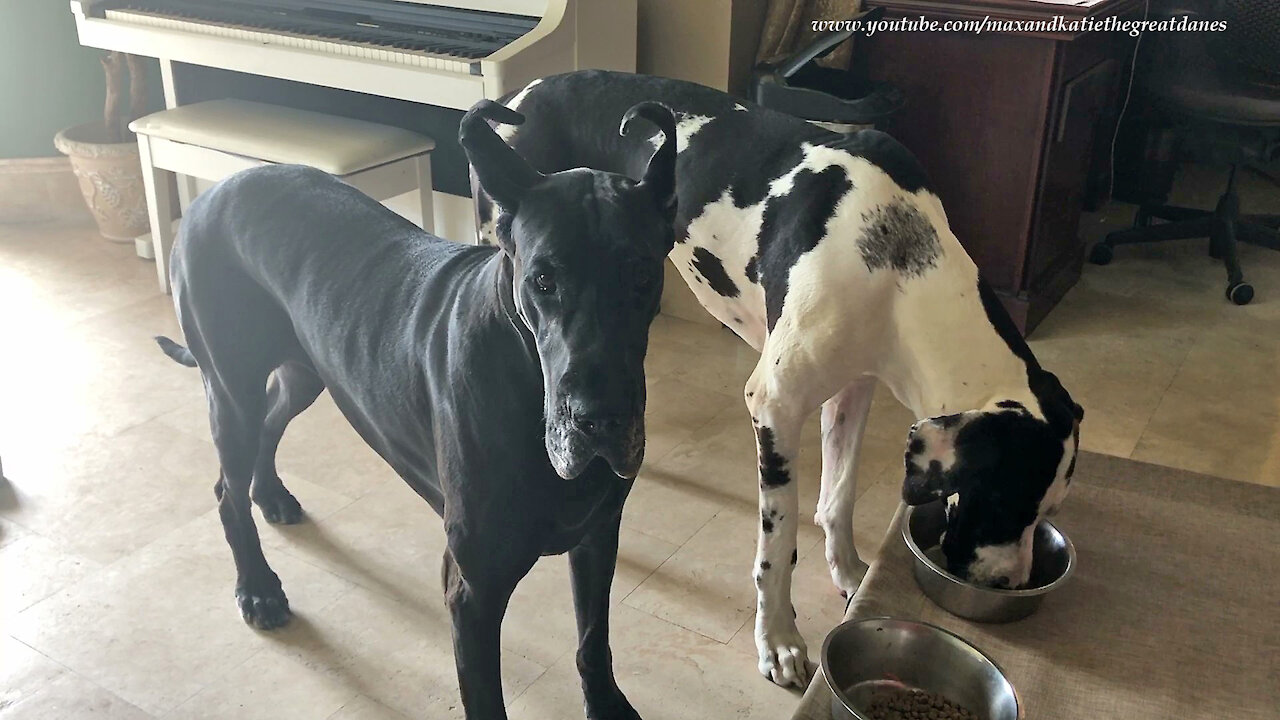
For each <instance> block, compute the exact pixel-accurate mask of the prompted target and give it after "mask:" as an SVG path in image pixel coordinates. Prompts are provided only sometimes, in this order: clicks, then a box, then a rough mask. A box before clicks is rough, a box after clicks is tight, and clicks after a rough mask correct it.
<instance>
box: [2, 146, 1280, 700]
mask: <svg viewBox="0 0 1280 720" xmlns="http://www.w3.org/2000/svg"><path fill="white" fill-rule="evenodd" d="M1220 177H1221V176H1220V174H1216V171H1209V170H1206V171H1193V172H1192V173H1190V174H1189V179H1190V181H1191V182H1184V183H1182V184H1181V185H1180V187H1186V188H1192V189H1200V190H1199V192H1200V194H1199V195H1196V194H1195V192H1193V191H1191V190H1185V191H1183V193H1182V194H1183V195H1186V196H1190V197H1191V199H1192V200H1198V201H1200V202H1202V203H1203V202H1206V198H1208V200H1207V202H1211V201H1212V197H1213V194H1214V193H1215V192H1216V189H1217V187H1219V186H1218V185H1217V182H1218V180H1219V179H1220ZM1247 190H1248V192H1247V194H1246V203H1250V204H1252V205H1254V206H1255V207H1256V206H1258V205H1259V204H1268V203H1269V204H1270V205H1271V207H1272V208H1274V209H1277V210H1280V207H1277V206H1280V198H1278V197H1277V193H1276V192H1275V190H1274V188H1268V187H1267V186H1264V185H1261V184H1259V183H1254V184H1251V185H1250V187H1249V188H1247ZM1183 199H1186V198H1183ZM1273 211H1274V210H1273ZM1127 213H1128V210H1126V209H1124V208H1112V209H1109V210H1108V211H1107V212H1105V213H1102V214H1100V215H1094V216H1089V217H1088V218H1086V226H1085V232H1086V233H1087V234H1090V235H1097V234H1099V233H1101V232H1102V231H1103V230H1104V229H1105V228H1106V227H1109V226H1114V225H1116V224H1118V223H1123V222H1124V221H1125V220H1126V219H1127ZM1243 255H1244V261H1245V263H1246V265H1247V266H1248V270H1249V275H1250V277H1251V279H1252V280H1253V281H1254V283H1255V285H1256V286H1257V288H1258V299H1257V300H1256V301H1255V302H1254V304H1253V305H1250V306H1248V307H1244V308H1237V307H1232V306H1229V305H1227V304H1226V303H1225V301H1224V300H1223V299H1222V297H1221V292H1222V284H1223V275H1222V272H1221V270H1220V268H1219V267H1218V266H1216V265H1214V264H1213V263H1211V262H1209V261H1208V260H1207V258H1205V257H1204V254H1203V251H1202V247H1201V246H1200V245H1198V244H1197V245H1195V246H1192V245H1189V244H1188V245H1184V246H1175V247H1162V248H1126V249H1123V250H1121V251H1119V252H1118V253H1117V259H1116V261H1115V262H1114V263H1113V264H1112V265H1111V266H1109V267H1106V268H1095V267H1087V268H1086V271H1085V275H1084V278H1083V279H1082V280H1081V282H1080V284H1079V285H1078V286H1077V287H1076V288H1075V289H1074V290H1072V292H1071V293H1070V295H1068V297H1067V298H1066V300H1065V301H1064V302H1063V304H1062V305H1061V306H1060V307H1059V308H1058V309H1057V310H1056V311H1055V312H1054V314H1053V315H1052V316H1051V317H1050V318H1049V319H1048V321H1047V322H1046V323H1045V324H1044V325H1043V326H1042V327H1041V328H1040V329H1039V330H1038V332H1037V333H1036V335H1035V337H1034V340H1033V343H1032V345H1033V346H1034V348H1035V350H1036V351H1037V352H1038V353H1039V355H1040V357H1041V359H1042V361H1043V362H1044V364H1045V365H1046V366H1048V367H1049V368H1051V369H1053V370H1054V371H1056V372H1057V373H1059V374H1060V375H1061V377H1062V379H1063V381H1064V382H1065V383H1066V385H1067V387H1068V388H1069V389H1070V390H1071V391H1072V392H1073V393H1074V394H1075V395H1076V397H1077V399H1078V400H1079V401H1080V402H1081V403H1083V404H1084V405H1085V407H1086V408H1087V409H1088V418H1087V420H1086V422H1085V425H1084V431H1083V432H1084V434H1083V445H1084V447H1085V448H1087V449H1091V450H1095V451H1098V452H1105V453H1112V454H1116V455H1121V456H1126V457H1133V458H1137V459H1141V460H1146V461H1149V462H1155V463H1162V464H1166V465H1170V466H1176V467H1182V468H1188V469H1192V470H1197V471H1201V472H1207V473H1212V474H1215V475H1220V476H1225V477H1230V478H1236V479H1240V480H1244V481H1249V482H1260V483H1266V484H1271V485H1276V484H1280V372H1278V370H1280V254H1278V253H1268V252H1265V251H1261V250H1255V249H1252V248H1246V249H1245V250H1244V252H1243ZM175 332H176V327H175V323H174V321H173V319H172V313H171V310H170V307H169V305H168V301H167V299H165V298H162V297H160V296H158V295H157V294H156V291H155V284H154V275H153V268H152V265H150V264H149V263H144V262H140V261H138V260H137V259H136V258H134V257H133V255H132V248H130V247H127V246H118V245H110V244H107V243H105V242H103V241H102V240H101V239H99V238H97V237H95V236H94V233H93V232H92V231H91V230H90V229H88V228H85V227H82V226H49V225H44V226H8V227H4V226H0V456H3V459H4V470H5V474H6V475H7V476H8V478H10V479H9V481H8V482H7V483H0V718H3V719H4V720H10V719H12V718H40V719H45V718H80V717H95V718H97V717H100V718H107V719H115V718H122V719H132V718H259V717H261V718H268V717H269V718H302V719H307V718H316V719H322V718H332V719H334V720H338V719H341V720H356V719H361V720H373V719H384V720H385V719H387V718H402V717H427V718H433V719H434V718H450V717H460V716H461V712H460V707H459V704H458V700H457V692H456V684H455V679H454V675H453V673H454V670H453V661H452V657H451V650H450V641H449V627H448V624H447V619H446V614H445V610H444V605H443V602H442V600H441V595H440V587H439V581H438V571H437V570H438V563H439V556H440V551H441V548H442V543H443V536H442V532H441V529H440V524H439V522H438V520H437V519H436V518H435V517H434V515H433V514H432V513H431V511H430V510H429V509H428V508H427V507H426V505H425V504H423V503H421V502H419V501H418V500H417V498H416V496H415V495H413V493H412V492H410V491H409V490H407V489H406V488H405V487H404V486H403V485H401V484H400V483H399V481H398V480H397V479H396V478H395V477H394V476H393V475H392V473H391V472H390V471H389V470H388V469H387V468H386V467H385V466H383V465H382V464H381V462H380V461H379V460H378V459H377V458H376V456H374V455H373V453H372V452H371V451H369V450H368V449H367V448H365V447H364V446H363V445H362V444H361V443H360V442H359V441H358V439H357V438H356V436H355V435H354V433H353V432H352V431H351V430H350V429H348V428H347V426H346V424H345V423H344V421H343V420H342V419H341V417H340V416H339V415H338V413H337V411H336V410H335V409H334V408H333V406H332V405H331V404H330V403H328V402H327V401H322V402H321V403H319V404H318V405H317V407H316V408H314V409H313V410H312V411H310V412H308V413H307V414H306V415H304V416H303V417H302V418H300V419H299V420H298V421H297V422H296V423H295V425H294V426H293V427H292V428H291V431H290V434H289V435H288V436H287V437H286V439H285V443H284V446H283V448H282V451H281V463H280V464H281V468H282V472H283V475H284V478H285V481H286V483H287V484H288V485H289V487H290V488H292V489H293V491H294V492H295V493H296V494H297V495H298V497H299V498H300V499H301V501H302V503H303V505H304V506H305V507H306V508H307V510H308V513H309V516H310V521H309V522H307V523H305V524H302V525H298V526H294V527H272V526H267V525H266V524H265V523H261V522H260V523H259V527H260V529H261V531H262V534H263V537H264V542H265V544H266V545H267V553H268V556H269V558H270V560H271V562H272V563H273V565H274V567H275V569H276V570H277V571H278V572H279V574H280V576H281V577H282V579H283V580H284V583H285V587H286V588H287V590H288V592H289V597H290V600H291V603H292V605H293V608H294V609H295V611H296V613H297V616H296V618H295V620H294V622H293V623H292V625H290V626H289V627H288V628H287V629H285V630H283V631H279V632H275V633H259V632H255V631H253V630H250V629H249V628H248V627H246V626H245V625H244V624H243V623H242V622H241V621H240V619H239V617H238V614H237V613H236V611H235V609H234V606H233V604H232V599H231V588H232V582H233V573H232V565H231V559H230V554H229V552H228V551H227V549H226V546H225V544H224V542H223V539H222V537H221V532H220V528H219V526H218V520H217V515H216V513H215V512H214V502H213V493H212V492H211V489H212V483H213V480H214V477H215V475H216V467H215V464H214V454H213V448H212V446H211V445H210V442H209V439H208V433H207V427H206V425H205V422H206V421H205V418H204V416H203V399H202V397H201V389H200V382H199V379H198V376H197V375H196V374H195V373H194V372H192V371H188V370H184V369H183V368H181V367H178V366H176V365H174V364H173V363H171V362H169V361H168V360H167V359H166V358H164V357H163V356H162V355H161V354H160V353H159V352H158V351H157V350H156V349H155V347H154V345H153V344H152V343H151V341H150V336H151V335H153V334H156V333H169V334H173V333H175ZM754 361H755V358H754V354H753V353H752V351H751V350H750V349H748V348H747V347H746V346H745V345H743V344H742V343H740V342H739V341H737V340H736V339H735V338H734V337H733V336H731V335H729V334H728V333H727V332H725V331H721V330H718V329H714V328H707V327H704V326H700V325H696V324H691V323H687V322H683V321H679V320H673V319H670V318H666V317H662V318H660V319H659V320H658V322H657V323H656V325H655V327H654V330H653V340H652V358H651V362H650V365H649V381H650V385H651V394H650V420H651V425H650V428H651V429H650V437H649V452H648V462H647V464H646V467H645V470H644V472H643V473H642V476H641V479H640V481H639V482H638V483H637V486H636V490H635V494H634V495H633V497H632V499H631V500H630V502H629V505H628V507H627V512H626V519H625V530H624V534H623V537H622V548H621V553H620V558H619V565H618V577H617V580H616V582H615V587H614V605H615V608H614V615H613V617H614V620H613V647H614V657H615V661H616V665H617V673H618V676H619V678H620V682H621V684H622V686H623V687H624V688H625V689H626V690H627V692H628V693H629V695H630V697H631V698H632V700H633V701H634V703H635V704H636V706H637V707H638V708H640V709H641V711H642V712H643V713H644V714H645V716H646V717H647V718H691V719H692V718H723V717H735V718H762V719H763V718H768V719H770V720H779V719H780V718H784V717H786V716H787V715H788V714H789V709H790V708H791V707H792V706H793V705H794V704H795V702H796V697H797V696H796V695H795V694H793V693H791V692H788V691H786V690H782V689H779V688H777V687H774V686H772V685H770V684H769V683H767V682H765V681H764V680H763V679H761V678H760V677H759V676H758V675H757V674H756V670H755V660H754V657H753V655H754V650H753V647H752V640H751V620H752V618H751V611H752V604H753V601H752V583H751V580H750V575H749V568H750V566H751V556H752V553H753V547H754V542H755V541H754V537H755V525H756V523H755V510H754V507H755V490H754V475H753V473H754V459H753V449H752V442H751V434H750V431H749V429H748V424H747V422H746V413H745V410H744V409H743V408H742V406H741V400H740V395H739V393H740V388H741V385H742V383H743V381H744V380H745V378H746V377H747V375H748V373H749V372H750V369H751V367H752V364H753V363H754ZM873 413H874V414H873V421H872V423H871V426H870V430H869V437H868V441H867V444H866V445H867V446H866V452H867V457H868V460H867V462H866V464H865V466H864V468H863V472H862V478H861V484H860V488H861V499H860V501H859V503H858V505H857V512H856V515H857V524H856V527H857V536H858V537H857V539H858V546H859V549H860V551H861V553H862V554H863V556H864V557H870V556H871V555H872V553H874V552H875V549H876V547H877V545H878V543H879V540H880V538H881V537H882V535H883V532H884V529H885V525H886V524H887V522H888V518H889V517H890V515H891V513H892V510H893V507H894V505H895V504H896V502H897V497H898V487H899V485H898V484H899V482H900V471H899V470H898V464H899V463H900V462H901V460H900V457H901V455H900V453H901V442H902V438H903V434H904V432H905V429H906V426H907V425H908V424H909V421H910V418H909V417H908V416H907V414H906V413H905V412H904V411H903V410H902V409H901V408H899V407H897V406H896V404H895V403H894V402H893V400H892V399H891V398H890V397H889V396H888V394H887V393H884V392H882V393H880V394H879V395H878V397H877V400H876V403H875V406H874V410H873ZM810 437H811V439H816V432H814V433H810ZM813 445H814V443H811V445H810V447H808V448H807V449H806V452H805V455H804V457H803V458H802V462H801V464H802V467H803V469H804V472H803V473H802V474H801V477H802V478H803V479H802V486H801V487H802V496H803V501H804V502H805V503H806V505H808V506H809V507H812V503H813V502H814V500H815V498H816V495H817V452H816V449H815V447H813ZM819 541H820V534H819V532H818V530H817V529H816V528H814V527H813V526H811V525H805V526H803V527H802V530H801V543H800V562H799V565H798V568H797V575H796V588H795V595H796V601H797V602H796V604H797V611H798V616H799V620H800V626H801V629H802V631H803V632H804V633H805V636H806V637H807V639H808V642H809V646H810V647H811V648H816V647H818V645H819V643H820V640H821V637H822V635H823V633H824V632H825V630H826V629H828V628H829V627H830V626H831V625H832V624H833V623H834V622H835V621H836V620H837V619H838V617H839V615H840V614H841V611H842V603H841V601H840V599H839V597H838V596H837V595H836V593H835V591H834V590H833V589H832V587H831V585H830V582H829V580H828V577H827V572H826V567H825V563H824V562H823V559H822V553H821V550H820V545H819ZM503 647H504V652H505V655H504V666H505V680H506V694H507V697H508V699H509V703H510V706H511V709H512V714H513V716H514V717H517V718H536V719H546V720H553V719H554V720H560V719H563V718H575V717H580V713H581V704H580V702H581V701H580V697H579V691H578V684H577V679H576V677H575V671H574V662H573V648H574V631H573V619H572V613H571V610H570V599H569V590H568V572H567V566H566V563H565V561H564V560H563V558H551V559H547V560H545V561H543V562H542V563H540V564H539V566H538V567H537V568H536V569H535V571H534V572H533V573H532V574H531V576H530V577H529V578H528V579H527V580H526V581H525V582H524V583H523V584H522V585H521V587H520V589H519V591H518V593H517V595H516V598H515V599H514V601H513V603H512V607H511V611H510V613H509V615H508V618H507V623H506V626H505V640H504V643H503Z"/></svg>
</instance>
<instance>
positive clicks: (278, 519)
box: [253, 487, 302, 525]
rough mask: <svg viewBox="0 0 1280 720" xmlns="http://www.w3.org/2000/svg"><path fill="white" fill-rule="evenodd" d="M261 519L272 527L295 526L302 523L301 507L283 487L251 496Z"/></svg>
mask: <svg viewBox="0 0 1280 720" xmlns="http://www.w3.org/2000/svg"><path fill="white" fill-rule="evenodd" d="M253 502H254V504H255V505H257V506H258V509H259V510H261V511H262V517H263V519H265V520H266V521H267V522H269V523H271V524H272V525H295V524H297V523H300V522H302V505H301V504H299V503H298V499H297V498H295V497H294V496H293V495H292V494H291V493H290V492H289V491H288V490H285V489H284V487H280V489H278V490H272V491H271V492H267V493H262V494H258V495H254V496H253Z"/></svg>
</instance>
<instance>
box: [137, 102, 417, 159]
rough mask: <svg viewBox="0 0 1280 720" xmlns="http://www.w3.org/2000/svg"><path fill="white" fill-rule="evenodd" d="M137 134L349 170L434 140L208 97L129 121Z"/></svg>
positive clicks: (403, 155)
mask: <svg viewBox="0 0 1280 720" xmlns="http://www.w3.org/2000/svg"><path fill="white" fill-rule="evenodd" d="M129 129H130V130H133V131H134V132H135V133H138V134H140V135H148V136H151V137H157V138H163V139H165V140H171V141H173V142H178V143H184V144H187V145H195V146H198V147H204V148H210V149H213V150H220V151H222V152H226V153H230V154H232V155H240V156H243V157H249V158H254V159H257V160H265V161H267V162H272V163H296V164H299V165H310V166H312V167H315V168H319V169H321V170H324V171H325V172H328V173H331V174H334V175H350V174H351V173H356V172H360V171H361V170H367V169H369V168H371V167H375V166H377V165H383V164H386V163H389V162H395V161H396V160H402V159H404V158H407V157H412V156H414V155H420V154H422V153H425V152H429V151H431V150H432V149H433V148H434V147H435V145H436V144H435V141H434V140H432V139H431V138H429V137H426V136H423V135H419V134H417V133H413V132H409V131H408V130H402V129H401V128H395V127H388V126H386V125H379V124H377V123H371V122H365V121H363V120H352V119H350V118H344V117H337V116H334V115H324V114H322V113H315V112H309V111H307V110H297V109H295V108H287V107H280V106H277V105H267V104H264V103H256V102H249V101H246V100H210V101H208V102H201V103H193V104H191V105H182V106H180V107H176V108H173V109H172V110H162V111H160V112H158V113H154V114H152V115H147V116H146V117H141V118H138V119H137V120H134V121H133V122H132V123H130V124H129Z"/></svg>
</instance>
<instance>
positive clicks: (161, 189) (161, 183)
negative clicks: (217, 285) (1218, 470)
mask: <svg viewBox="0 0 1280 720" xmlns="http://www.w3.org/2000/svg"><path fill="white" fill-rule="evenodd" d="M138 155H139V159H140V160H141V161H142V184H143V188H144V189H145V190H146V193H147V214H148V215H149V216H150V219H151V243H152V248H153V250H154V252H155V256H156V276H157V277H158V278H159V280H160V292H162V293H166V294H167V293H169V292H171V290H170V288H169V251H170V250H172V249H173V220H172V218H173V194H172V192H171V191H170V189H169V178H170V177H172V175H173V173H171V172H169V171H167V170H161V169H159V168H157V167H155V166H154V165H153V164H152V163H151V145H150V138H148V137H147V136H146V135H139V136H138Z"/></svg>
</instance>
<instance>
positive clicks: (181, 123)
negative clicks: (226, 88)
mask: <svg viewBox="0 0 1280 720" xmlns="http://www.w3.org/2000/svg"><path fill="white" fill-rule="evenodd" d="M129 129H130V130H133V132H134V133H136V134H137V136H138V149H139V154H140V155H141V159H142V171H143V172H142V177H143V183H144V185H145V186H146V193H147V211H148V213H149V214H150V216H151V238H152V243H153V247H154V250H155V258H156V272H157V273H158V275H159V278H160V290H161V291H162V292H166V293H167V292H169V291H170V289H169V272H168V261H169V251H170V249H171V248H172V247H173V239H174V231H173V225H172V223H170V221H169V218H171V217H173V197H172V193H171V192H170V180H169V178H170V177H171V176H173V175H175V174H177V175H187V176H190V177H195V178H200V179H202V180H212V181H217V180H221V179H222V178H225V177H227V176H228V175H231V174H232V173H236V172H239V171H241V170H245V169H247V168H251V167H257V166H259V165H268V164H275V163H289V164H298V165H310V166H312V167H316V168H319V169H320V170H324V171H325V172H327V173H330V174H333V175H336V176H338V177H339V178H341V179H342V180H343V181H344V182H346V183H348V184H350V185H352V186H353V187H355V188H356V189H358V190H360V191H361V192H363V193H365V194H366V195H369V196H370V197H373V198H374V199H376V200H386V199H388V198H391V197H395V196H396V195H400V194H402V193H407V192H412V191H414V190H417V192H418V197H419V201H420V203H421V209H422V228H423V229H424V230H426V231H427V232H432V230H433V227H434V223H433V217H432V210H433V206H432V201H431V151H432V150H433V149H434V148H435V141H434V140H432V139H431V138H428V137H425V136H422V135H419V134H417V133H413V132H409V131H408V130H402V129H400V128H395V127H388V126H386V125H378V124H376V123H371V122H365V121H363V120H352V119H349V118H344V117H336V116H333V115H324V114H321V113H315V112H309V111H306V110H297V109H295V108H287V107H278V106H275V105H267V104H264V103H256V102H247V101H243V100H211V101H208V102H201V103H194V104H191V105H182V106H180V107H176V108H173V109H170V110H163V111H161V112H158V113H155V114H152V115H147V116H146V117H141V118H138V119H137V120H134V121H133V122H132V123H130V125H129Z"/></svg>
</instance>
